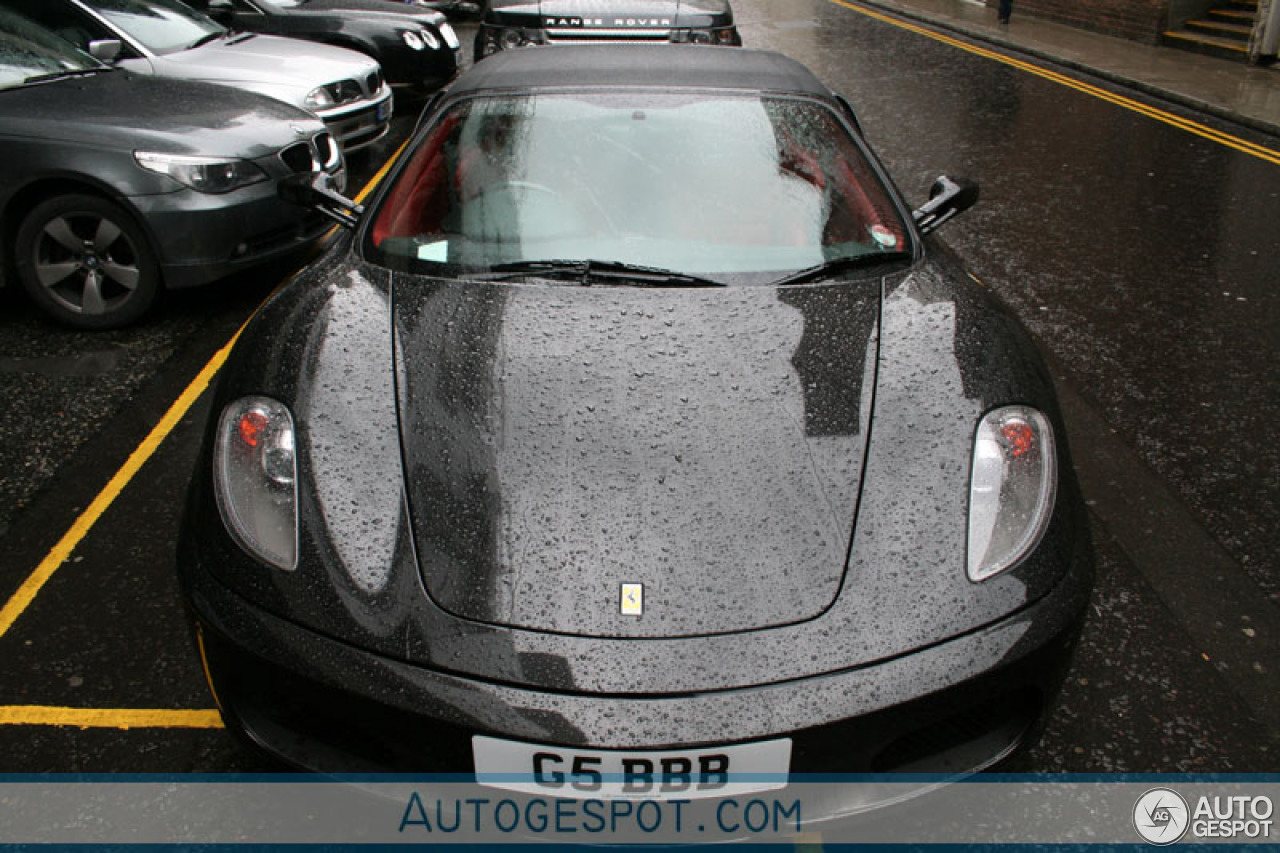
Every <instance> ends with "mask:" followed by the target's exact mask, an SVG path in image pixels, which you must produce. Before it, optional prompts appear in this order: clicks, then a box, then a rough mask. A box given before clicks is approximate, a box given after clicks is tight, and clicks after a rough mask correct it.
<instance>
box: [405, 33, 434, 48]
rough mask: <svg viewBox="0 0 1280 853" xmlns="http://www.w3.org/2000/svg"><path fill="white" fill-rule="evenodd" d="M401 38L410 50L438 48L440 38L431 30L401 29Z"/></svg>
mask: <svg viewBox="0 0 1280 853" xmlns="http://www.w3.org/2000/svg"><path fill="white" fill-rule="evenodd" d="M400 39H401V41H403V42H404V43H405V44H406V45H407V46H408V47H409V49H410V50H438V49H439V48H440V39H438V38H436V37H435V34H434V33H432V32H431V31H429V30H425V29H423V30H401V31H400Z"/></svg>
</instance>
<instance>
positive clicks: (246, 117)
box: [0, 71, 322, 157]
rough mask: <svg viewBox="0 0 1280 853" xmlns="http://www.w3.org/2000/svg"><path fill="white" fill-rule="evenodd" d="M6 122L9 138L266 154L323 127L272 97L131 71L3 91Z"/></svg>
mask: <svg viewBox="0 0 1280 853" xmlns="http://www.w3.org/2000/svg"><path fill="white" fill-rule="evenodd" d="M0 122H3V134H4V135H5V136H9V137H15V136H25V137H30V138H33V139H45V140H58V141H62V142H72V143H78V144H84V145H88V146H93V147H96V148H126V149H136V148H138V147H139V146H141V145H147V146H149V147H150V148H151V150H155V151H161V152H165V153H180V154H185V153H189V154H202V155H234V156H237V157H261V156H266V155H268V154H270V153H272V152H275V151H278V150H279V149H280V148H282V147H283V146H285V145H287V144H289V143H290V142H294V141H296V140H297V139H299V138H301V137H302V136H303V135H304V134H305V135H310V134H312V133H315V132H317V131H319V130H320V129H321V127H322V126H321V124H320V122H319V120H317V119H316V118H314V117H312V116H310V115H308V114H307V113H305V112H303V111H302V110H300V109H297V108H295V107H292V106H290V105H288V104H286V103H284V102H282V101H277V100H275V99H273V98H267V97H263V96H259V95H254V94H251V93H249V92H241V91H239V90H237V89H233V88H230V87H227V86H215V85H212V84H204V83H194V82H190V81H186V80H164V79H161V78H154V77H148V76H142V75H135V74H131V73H130V72H128V71H103V72H98V73H94V74H89V75H85V76H79V77H72V78H68V79H64V80H57V81H51V82H48V83H41V84H37V85H32V86H27V87H24V88H21V89H10V90H6V91H4V92H0ZM299 131H301V132H299Z"/></svg>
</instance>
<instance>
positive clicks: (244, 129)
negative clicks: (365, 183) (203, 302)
mask: <svg viewBox="0 0 1280 853" xmlns="http://www.w3.org/2000/svg"><path fill="white" fill-rule="evenodd" d="M317 168H318V169H323V170H324V171H327V172H329V173H330V174H332V175H334V177H335V178H336V179H338V180H339V181H342V180H344V178H345V171H344V166H343V159H342V153H341V151H340V149H339V148H338V145H337V144H336V143H335V142H334V141H333V139H332V137H331V136H330V134H329V133H328V131H326V130H325V127H324V125H323V124H322V123H321V122H320V120H319V119H317V118H316V117H315V116H313V115H311V114H309V113H307V112H304V111H303V110H300V109H296V108H294V107H291V106H289V105H288V104H285V103H282V102H280V101H277V100H274V99H271V98H267V97H264V96H260V95H254V94H251V93H248V92H240V91H237V90H235V89H230V88H227V87H225V86H214V85H208V84H203V83H189V82H184V81H176V80H161V79H155V78H151V77H145V76H141V75H135V74H131V73H129V72H127V71H121V70H119V69H115V68H112V67H110V66H107V65H103V64H102V63H100V62H98V61H97V60H95V59H93V58H92V57H90V56H89V55H87V54H85V53H82V52H80V51H78V50H76V49H75V48H73V47H71V46H70V45H69V44H68V43H67V42H65V41H63V40H61V39H59V38H57V37H55V36H54V35H53V34H51V33H49V32H48V31H47V30H44V29H43V28H41V27H39V26H37V25H36V24H34V23H32V22H30V21H28V20H27V19H25V18H23V17H21V16H19V15H16V14H14V13H12V12H10V11H8V10H4V9H0V256H2V257H3V260H4V269H5V275H4V279H5V280H6V281H7V282H12V281H13V280H14V274H15V273H16V278H17V279H18V280H19V281H21V282H22V284H23V286H24V287H25V288H26V290H27V291H28V293H30V294H31V298H32V299H33V300H35V302H36V304H37V305H39V306H40V308H42V309H43V310H44V311H45V312H47V313H48V314H50V315H52V316H53V317H55V318H57V319H58V320H61V321H62V322H64V323H66V324H68V325H72V326H77V327H80V328H86V329H105V328H111V327H115V326H120V325H124V324H126V323H129V322H131V321H133V320H136V319H137V318H138V317H140V316H141V315H142V314H143V312H145V311H146V310H147V308H148V307H149V306H150V305H151V303H152V301H153V300H154V299H155V297H156V294H157V293H158V291H159V290H160V288H161V287H166V286H167V287H185V286H189V285H196V284H204V283H206V282H209V281H212V280H214V279H217V278H219V277H222V276H224V275H226V274H228V273H231V272H233V271H235V270H238V269H241V268H243V267H246V266H249V265H251V264H255V263H259V262H261V261H263V260H265V259H268V258H271V257H274V256H277V255H280V254H282V253H285V252H288V251H291V250H294V249H297V248H299V247H301V246H304V245H306V244H308V243H309V242H310V241H312V240H313V239H314V238H316V237H317V236H318V235H319V234H320V233H322V231H323V230H324V227H325V226H324V223H323V221H322V220H320V219H319V218H316V217H314V216H307V215H302V214H300V213H299V211H298V209H297V208H295V207H293V206H290V205H287V204H285V203H283V202H281V201H279V200H278V199H277V197H276V184H277V182H278V181H279V179H280V178H282V177H284V176H287V175H290V174H293V173H295V172H299V171H301V172H308V171H311V170H313V169H317Z"/></svg>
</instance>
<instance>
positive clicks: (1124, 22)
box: [987, 0, 1169, 44]
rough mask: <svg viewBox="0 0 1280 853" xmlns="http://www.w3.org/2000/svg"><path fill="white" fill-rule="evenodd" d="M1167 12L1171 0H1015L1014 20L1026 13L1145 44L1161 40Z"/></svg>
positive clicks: (992, 1) (992, 0) (992, 3)
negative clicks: (1015, 17)
mask: <svg viewBox="0 0 1280 853" xmlns="http://www.w3.org/2000/svg"><path fill="white" fill-rule="evenodd" d="M987 5H989V6H995V5H996V0H988V2H987ZM1168 8H1169V4H1168V0H1013V14H1014V15H1015V16H1016V15H1019V14H1022V13H1026V14H1028V15H1035V16H1037V17H1041V18H1048V19H1049V20H1052V21H1059V22H1061V23H1064V24H1069V25H1071V26H1073V27H1080V28H1081V29H1085V30H1093V31H1094V32H1098V33H1105V34H1107V35H1110V36H1119V37H1121V38H1127V39H1133V40H1134V41H1140V42H1144V43H1146V44H1156V43H1157V42H1158V41H1159V40H1160V33H1161V32H1162V31H1163V30H1164V29H1165V28H1166V25H1167V24H1166V21H1167V18H1168Z"/></svg>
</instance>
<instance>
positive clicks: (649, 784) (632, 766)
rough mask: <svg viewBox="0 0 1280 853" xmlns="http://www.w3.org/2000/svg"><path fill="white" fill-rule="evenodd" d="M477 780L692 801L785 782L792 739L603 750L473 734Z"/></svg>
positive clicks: (554, 792)
mask: <svg viewBox="0 0 1280 853" xmlns="http://www.w3.org/2000/svg"><path fill="white" fill-rule="evenodd" d="M471 750H472V753H473V755H474V757H475V762H476V781H477V782H479V783H480V784H481V785H487V786H489V787H491V788H502V789H505V790H508V791H523V792H525V793H531V794H543V795H548V796H556V797H567V798H572V799H667V800H676V799H681V800H696V799H706V798H709V797H734V796H739V795H742V794H751V793H755V792H758V791H775V790H778V789H779V788H785V787H786V786H787V773H788V771H789V770H790V767H791V739H790V738H779V739H778V740H767V741H759V742H757V743H740V744H733V745H730V746H718V747H709V748H701V749H675V750H605V749H578V748H574V747H565V746H544V745H541V744H533V743H519V742H517V741H510V740H500V739H498V738H491V737H485V736H484V735H475V736H474V737H472V738H471Z"/></svg>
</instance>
